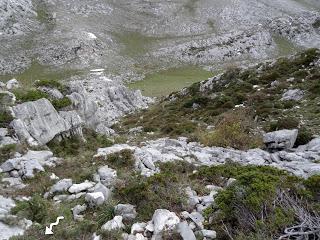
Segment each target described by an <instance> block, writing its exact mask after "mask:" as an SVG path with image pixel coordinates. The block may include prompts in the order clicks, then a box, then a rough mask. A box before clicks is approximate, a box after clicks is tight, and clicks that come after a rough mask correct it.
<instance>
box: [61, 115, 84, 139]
mask: <svg viewBox="0 0 320 240" xmlns="http://www.w3.org/2000/svg"><path fill="white" fill-rule="evenodd" d="M59 115H60V116H61V117H62V118H63V119H64V120H65V121H66V122H67V124H68V129H69V130H68V132H67V134H64V135H67V136H69V135H70V136H79V137H81V138H82V139H83V140H85V139H84V137H83V134H82V126H83V125H84V121H83V120H82V119H81V118H80V116H79V115H78V114H77V113H76V111H59Z"/></svg>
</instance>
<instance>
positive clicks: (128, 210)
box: [114, 204, 137, 220]
mask: <svg viewBox="0 0 320 240" xmlns="http://www.w3.org/2000/svg"><path fill="white" fill-rule="evenodd" d="M114 212H115V214H116V215H119V216H122V217H123V220H133V219H135V218H136V216H137V212H136V208H135V206H133V205H131V204H118V205H117V206H115V208H114Z"/></svg>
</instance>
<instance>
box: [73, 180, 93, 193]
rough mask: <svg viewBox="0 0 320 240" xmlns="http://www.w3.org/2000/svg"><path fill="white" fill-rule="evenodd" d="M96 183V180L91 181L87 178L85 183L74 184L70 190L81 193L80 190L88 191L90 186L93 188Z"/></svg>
mask: <svg viewBox="0 0 320 240" xmlns="http://www.w3.org/2000/svg"><path fill="white" fill-rule="evenodd" d="M94 185H95V183H94V182H89V181H88V180H86V181H85V182H83V183H79V184H73V185H72V186H71V187H70V188H69V190H68V191H69V192H70V193H79V192H83V191H86V190H88V189H89V188H92V187H93V186H94Z"/></svg>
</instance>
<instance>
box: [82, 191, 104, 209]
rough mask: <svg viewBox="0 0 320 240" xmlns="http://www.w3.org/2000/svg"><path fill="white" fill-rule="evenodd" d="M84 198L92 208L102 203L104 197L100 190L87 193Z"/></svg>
mask: <svg viewBox="0 0 320 240" xmlns="http://www.w3.org/2000/svg"><path fill="white" fill-rule="evenodd" d="M85 200H86V202H87V203H88V204H89V207H91V208H93V207H97V206H100V205H102V204H103V203H104V201H105V198H104V195H103V193H102V192H93V193H87V194H86V197H85Z"/></svg>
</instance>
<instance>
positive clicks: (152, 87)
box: [128, 66, 213, 97]
mask: <svg viewBox="0 0 320 240" xmlns="http://www.w3.org/2000/svg"><path fill="white" fill-rule="evenodd" d="M212 75H213V74H212V73H211V72H208V71H205V70H203V69H202V68H200V67H196V66H185V67H180V68H173V69H168V70H164V71H160V72H156V73H152V74H148V75H147V76H146V77H145V78H144V79H143V80H141V81H137V82H133V83H130V84H128V87H129V88H131V89H140V90H141V91H142V94H143V95H145V96H152V97H162V96H165V95H168V94H170V93H171V92H174V91H178V90H180V89H182V88H184V87H187V86H190V85H191V84H192V83H195V82H199V81H202V80H206V79H208V78H209V77H211V76H212Z"/></svg>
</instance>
